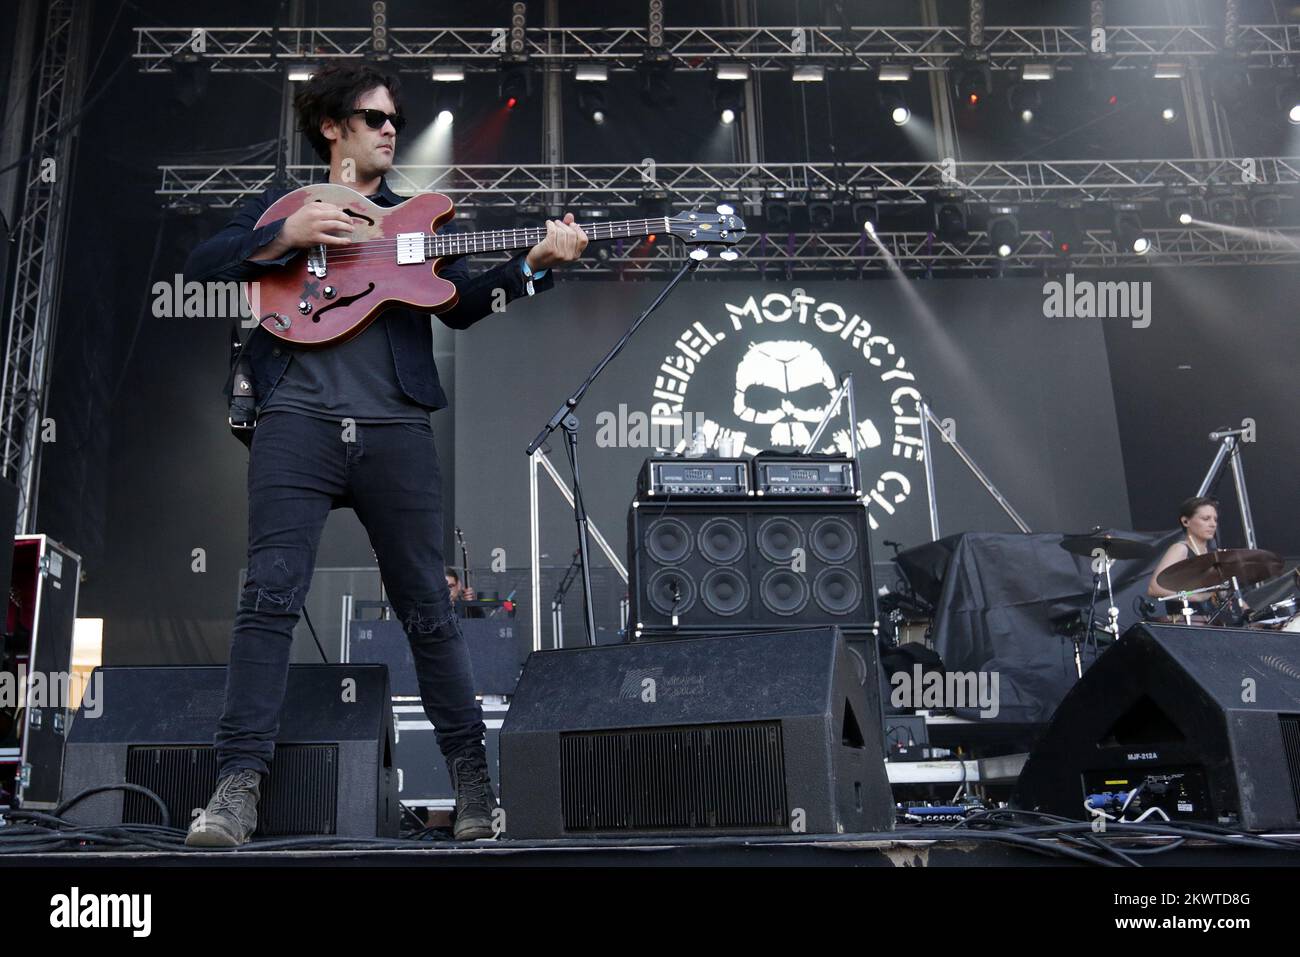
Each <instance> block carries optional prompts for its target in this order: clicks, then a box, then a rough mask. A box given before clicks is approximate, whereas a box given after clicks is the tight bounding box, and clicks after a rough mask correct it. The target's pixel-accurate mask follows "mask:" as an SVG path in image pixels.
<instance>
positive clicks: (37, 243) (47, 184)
mask: <svg viewBox="0 0 1300 957" xmlns="http://www.w3.org/2000/svg"><path fill="white" fill-rule="evenodd" d="M89 7H90V4H89V3H86V2H78V0H50V2H49V3H48V4H47V5H46V8H45V17H44V24H43V27H44V33H43V46H42V48H41V53H40V62H39V64H38V65H37V75H36V88H35V90H34V91H33V93H32V103H33V115H32V119H31V124H30V130H31V135H30V137H29V142H30V143H31V144H32V149H31V155H30V157H29V158H28V160H27V163H26V167H25V173H24V177H23V179H22V186H21V192H20V198H19V202H18V215H17V217H16V219H15V222H14V224H13V232H14V237H15V240H16V243H17V247H18V254H17V261H16V263H15V266H14V276H13V294H12V297H11V299H10V308H9V328H8V336H7V340H6V343H5V364H4V379H3V391H2V392H0V442H2V443H3V450H4V474H5V477H6V478H8V479H10V480H11V481H13V482H14V483H15V484H16V485H17V486H18V521H17V527H16V531H17V533H18V534H23V533H26V532H30V531H32V530H33V529H32V521H33V518H34V509H33V501H34V497H35V493H36V478H37V472H38V466H39V457H40V446H41V431H42V421H41V420H42V416H43V415H44V410H45V395H46V387H47V384H48V378H49V364H50V344H51V342H52V340H53V333H54V325H55V319H56V317H57V315H58V307H59V289H60V277H61V274H62V266H63V232H64V221H65V207H66V204H67V199H68V194H69V192H70V190H71V187H72V161H73V145H72V137H70V136H66V135H63V134H64V133H65V132H66V130H67V128H68V125H69V124H70V122H71V121H72V118H73V117H74V116H75V114H77V113H78V111H79V110H80V109H81V102H82V86H83V80H84V72H85V60H86V47H87V40H88V34H89V28H90V10H89Z"/></svg>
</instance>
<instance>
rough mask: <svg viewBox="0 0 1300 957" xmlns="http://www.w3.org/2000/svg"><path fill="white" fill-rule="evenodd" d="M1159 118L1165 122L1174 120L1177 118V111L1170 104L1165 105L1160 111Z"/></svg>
mask: <svg viewBox="0 0 1300 957" xmlns="http://www.w3.org/2000/svg"><path fill="white" fill-rule="evenodd" d="M1160 118H1161V119H1162V120H1164V121H1165V122H1166V123H1172V122H1173V121H1174V120H1176V119H1178V111H1177V110H1175V109H1174V108H1173V107H1172V106H1166V107H1165V108H1164V109H1163V110H1161V111H1160Z"/></svg>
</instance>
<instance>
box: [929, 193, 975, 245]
mask: <svg viewBox="0 0 1300 957" xmlns="http://www.w3.org/2000/svg"><path fill="white" fill-rule="evenodd" d="M932 202H933V209H934V233H935V235H936V236H938V237H939V238H940V239H942V240H944V241H945V242H947V241H951V240H960V239H965V238H966V237H967V236H968V235H969V230H968V229H967V226H966V202H965V200H963V199H962V195H961V193H940V194H939V195H938V196H936V197H935V198H934V200H933V201H932Z"/></svg>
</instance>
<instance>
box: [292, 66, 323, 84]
mask: <svg viewBox="0 0 1300 957" xmlns="http://www.w3.org/2000/svg"><path fill="white" fill-rule="evenodd" d="M318 69H320V68H319V67H316V66H312V65H311V64H307V63H304V64H303V65H301V66H291V67H289V82H290V83H306V82H307V81H308V80H310V79H311V78H312V77H313V76H315V75H316V71H317V70H318Z"/></svg>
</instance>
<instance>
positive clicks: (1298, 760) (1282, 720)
mask: <svg viewBox="0 0 1300 957" xmlns="http://www.w3.org/2000/svg"><path fill="white" fill-rule="evenodd" d="M1277 720H1278V723H1279V724H1281V726H1282V752H1283V753H1284V754H1285V755H1286V769H1287V773H1288V774H1289V775H1290V777H1291V797H1292V798H1294V799H1295V814H1296V817H1297V818H1300V714H1279V715H1278V716H1277Z"/></svg>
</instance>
